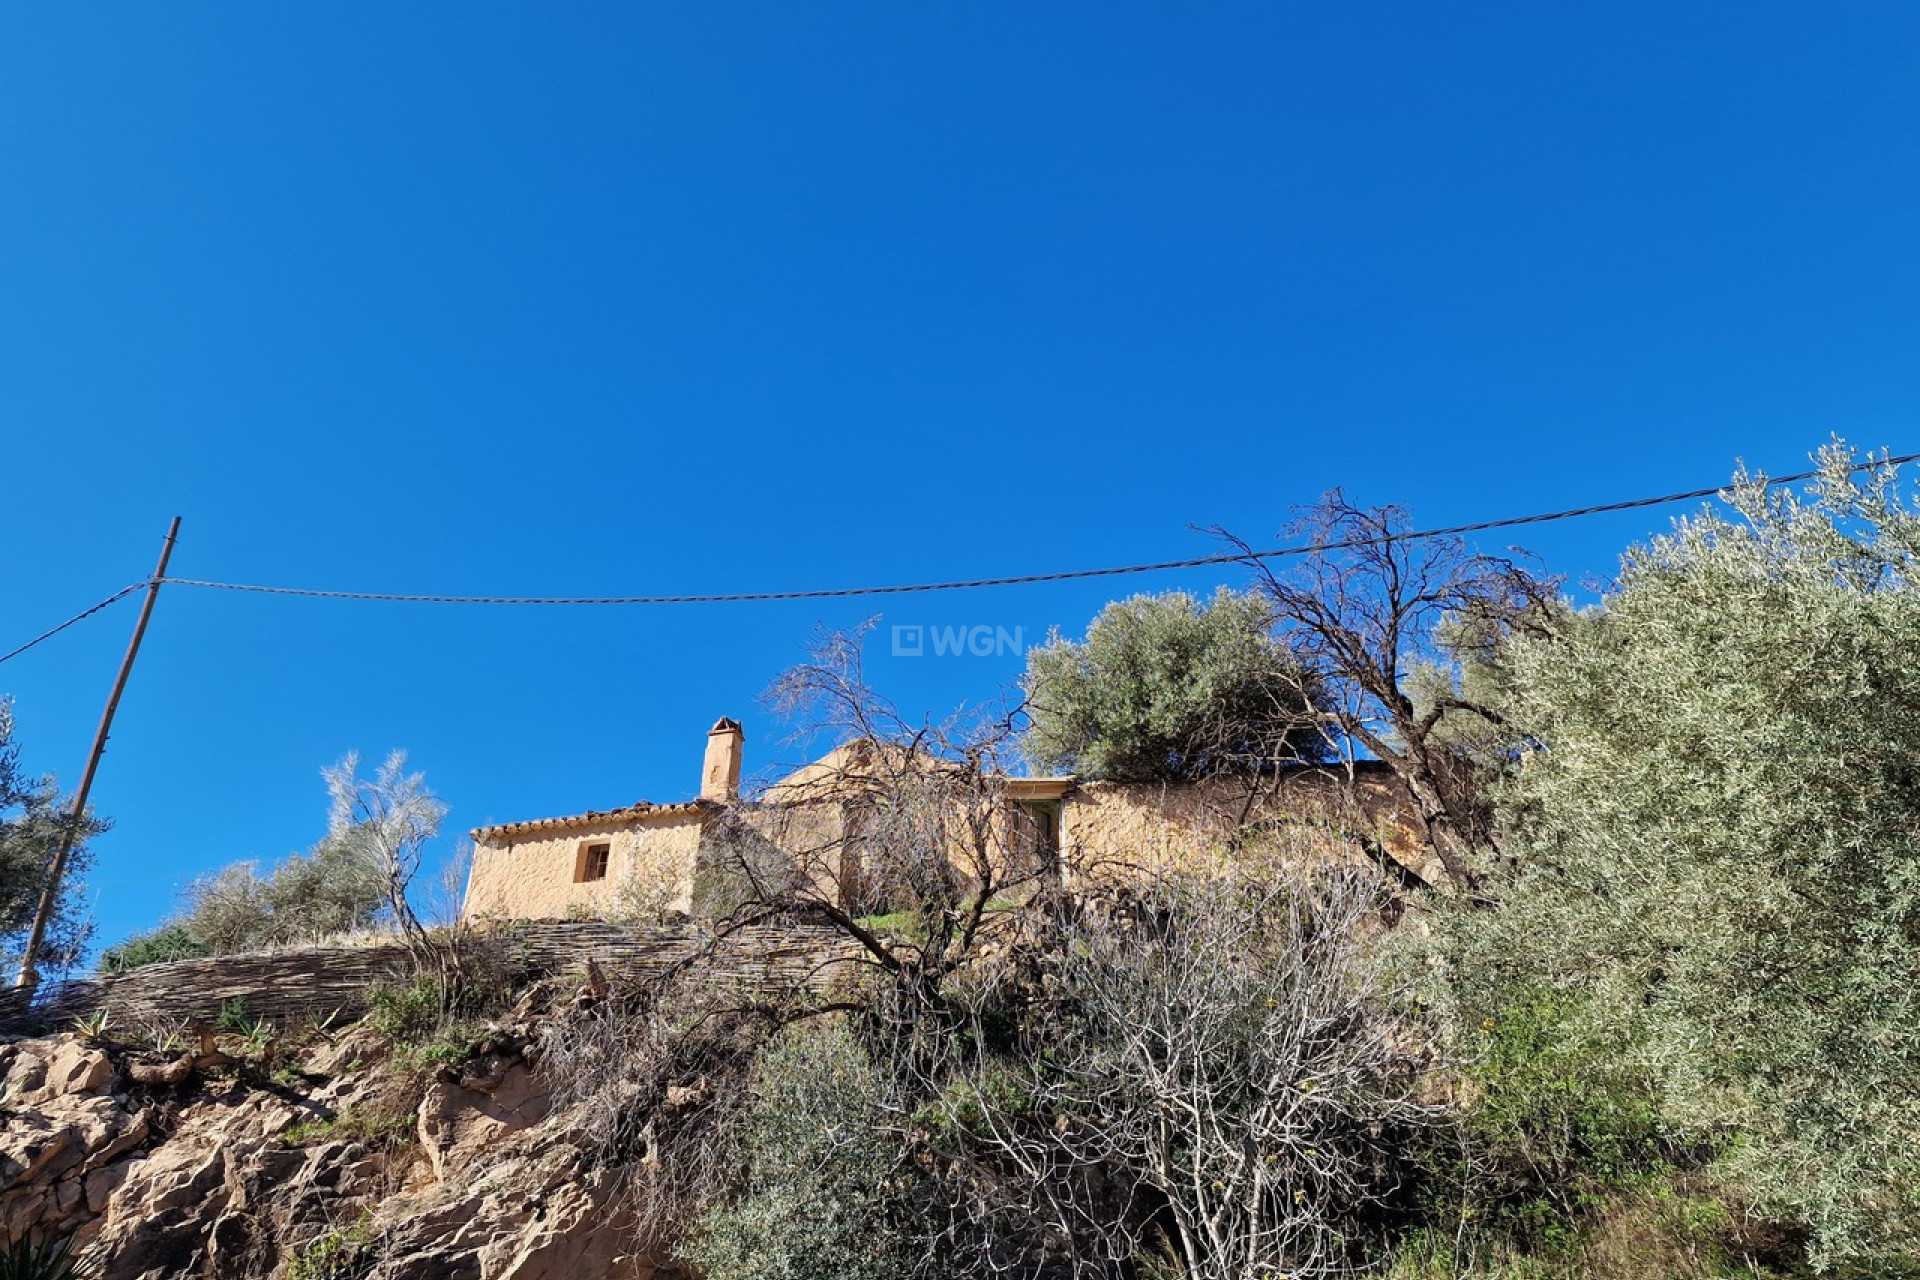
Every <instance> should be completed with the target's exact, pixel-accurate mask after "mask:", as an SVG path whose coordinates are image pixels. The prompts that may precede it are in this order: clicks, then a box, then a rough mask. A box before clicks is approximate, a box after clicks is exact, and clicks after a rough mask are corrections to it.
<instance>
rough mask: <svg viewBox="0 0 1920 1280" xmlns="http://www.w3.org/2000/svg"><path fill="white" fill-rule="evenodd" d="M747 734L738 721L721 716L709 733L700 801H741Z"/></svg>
mask: <svg viewBox="0 0 1920 1280" xmlns="http://www.w3.org/2000/svg"><path fill="white" fill-rule="evenodd" d="M746 740H747V735H746V731H745V730H743V729H741V727H740V722H739V721H738V720H733V719H729V718H728V717H726V716H721V717H720V718H719V719H718V720H716V721H715V722H714V725H713V728H711V729H709V730H707V759H706V762H705V764H704V765H702V766H701V769H700V798H701V799H703V800H719V801H723V802H724V801H728V800H738V799H739V798H740V748H741V746H742V745H743V744H744V743H745V742H746Z"/></svg>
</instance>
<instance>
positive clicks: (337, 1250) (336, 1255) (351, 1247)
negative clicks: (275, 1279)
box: [287, 1214, 374, 1280]
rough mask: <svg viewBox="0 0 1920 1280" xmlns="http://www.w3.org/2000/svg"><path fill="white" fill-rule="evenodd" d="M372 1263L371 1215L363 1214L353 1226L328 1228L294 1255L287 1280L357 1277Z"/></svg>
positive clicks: (353, 1278) (363, 1273)
mask: <svg viewBox="0 0 1920 1280" xmlns="http://www.w3.org/2000/svg"><path fill="white" fill-rule="evenodd" d="M373 1263H374V1253H373V1218H372V1216H371V1215H369V1214H362V1215H361V1216H360V1218H359V1220H358V1221H357V1222H355V1223H354V1224H353V1225H352V1226H350V1227H344V1228H337V1229H335V1230H333V1231H329V1232H327V1233H326V1234H325V1235H323V1236H321V1237H319V1238H318V1239H317V1240H315V1241H313V1243H311V1244H309V1245H308V1246H307V1247H306V1248H304V1249H302V1250H301V1251H300V1252H299V1253H298V1254H296V1255H295V1256H294V1259H293V1261H292V1262H291V1263H289V1264H288V1266H287V1280H358V1277H361V1276H364V1275H366V1274H367V1272H368V1271H370V1270H371V1269H372V1267H373Z"/></svg>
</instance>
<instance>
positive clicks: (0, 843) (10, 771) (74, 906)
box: [0, 698, 109, 969]
mask: <svg viewBox="0 0 1920 1280" xmlns="http://www.w3.org/2000/svg"><path fill="white" fill-rule="evenodd" d="M69 810H70V805H69V804H68V803H66V802H64V801H63V799H62V797H61V795H60V791H59V788H58V786H57V785H56V784H55V783H54V780H53V779H52V778H51V777H40V776H36V775H33V774H30V773H28V772H26V770H25V769H24V768H23V767H22V766H21V763H20V748H19V745H18V744H17V743H16V742H15V741H14V721H13V703H12V701H11V700H10V699H7V698H0V955H4V956H5V957H6V958H7V961H8V963H9V965H11V964H12V963H14V962H15V961H17V960H18V958H19V954H20V952H21V951H22V950H23V949H24V943H25V938H26V934H27V932H28V930H29V929H30V928H31V927H32V924H33V916H34V911H35V909H36V907H37V906H38V905H39V901H40V894H41V890H42V888H43V887H44V886H45V884H46V882H47V871H48V867H49V860H50V859H51V857H52V856H53V852H54V850H55V848H56V847H57V846H58V845H59V842H60V837H61V835H62V834H63V833H64V832H65V831H66V829H67V824H68V823H69V822H70V821H71V820H72V815H71V813H70V812H69ZM108 826H109V824H108V823H107V822H106V820H104V819H102V818H99V817H97V816H95V815H94V814H92V813H91V812H90V813H88V815H87V817H86V818H85V820H84V822H83V824H82V827H83V829H82V830H81V831H80V832H79V833H78V835H79V840H78V841H76V843H75V847H74V849H73V852H72V853H71V854H70V855H69V858H68V862H67V868H66V873H65V875H64V876H63V877H62V879H61V884H60V892H59V898H58V900H57V902H56V903H55V910H54V915H53V919H52V920H51V922H50V924H49V930H48V934H47V939H46V942H45V943H44V944H43V946H42V947H41V949H40V954H39V957H38V961H39V963H40V964H41V965H44V966H50V967H52V968H55V969H65V968H68V967H70V966H71V965H72V964H73V963H74V962H75V961H77V960H78V959H79V957H80V955H81V954H82V952H84V951H85V949H86V945H87V942H88V939H89V938H90V937H91V936H92V932H93V925H92V922H91V921H90V920H89V919H88V916H87V912H86V908H85V905H84V898H85V883H84V873H85V871H86V869H87V867H88V865H89V864H90V862H91V860H92V859H91V854H90V853H89V851H88V849H87V847H86V843H85V841H86V839H87V838H88V837H91V836H95V835H99V834H101V833H102V832H104V831H106V830H107V828H108Z"/></svg>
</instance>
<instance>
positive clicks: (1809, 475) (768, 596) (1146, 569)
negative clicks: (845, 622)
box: [167, 453, 1920, 605]
mask: <svg viewBox="0 0 1920 1280" xmlns="http://www.w3.org/2000/svg"><path fill="white" fill-rule="evenodd" d="M1914 461H1920V453H1908V454H1902V455H1900V456H1899V457H1897V458H1879V459H1876V460H1874V461H1871V462H1863V463H1859V464H1857V465H1855V466H1853V467H1850V468H1848V470H1849V471H1867V470H1871V469H1873V468H1876V467H1891V466H1898V465H1900V464H1901V463H1906V462H1914ZM1820 474H1821V473H1820V472H1819V471H1800V472H1796V473H1794V474H1792V475H1785V476H1772V477H1768V478H1766V479H1763V480H1761V481H1760V482H1759V483H1760V484H1761V485H1762V486H1763V487H1766V488H1772V487H1774V486H1776V485H1783V484H1795V483H1798V482H1799V481H1802V480H1811V479H1813V478H1814V477H1815V476H1818V475H1820ZM1728 487H1729V486H1727V485H1716V486H1714V487H1712V488H1708V489H1689V490H1687V491H1686V492H1684V493H1665V494H1661V495H1660V496H1659V497H1655V498H1629V499H1627V500H1625V501H1623V502H1603V503H1599V504H1597V505H1594V506H1590V507H1575V508H1572V509H1571V510H1567V511H1551V512H1547V513H1544V514H1541V515H1530V516H1509V517H1506V518H1504V519H1500V520H1481V521H1477V522H1475V523H1473V524H1457V525H1448V526H1446V527H1444V528H1438V529H1422V530H1419V531H1417V532H1413V533H1404V534H1395V535H1393V536H1392V537H1391V538H1354V539H1350V540H1347V541H1342V542H1325V543H1318V544H1315V545H1311V546H1304V547H1279V548H1276V549H1274V550H1272V551H1244V552H1242V551H1236V552H1229V553H1225V554H1221V555H1211V556H1195V557H1193V558H1192V559H1188V560H1161V561H1156V562H1154V563H1151V564H1129V565H1117V566H1113V567H1110V568H1104V569H1068V570H1063V571H1061V572H1059V573H1027V574H1018V575H1015V576H1012V577H1005V578H972V579H967V580H964V581H958V582H918V583H911V584H906V585H898V586H885V587H830V588H822V589H817V590H810V591H747V592H736V593H733V594H729V595H687V596H448V595H404V594H399V593H395V592H385V591H327V590H321V589H318V588H313V587H273V586H262V585H259V584H256V583H243V582H208V581H203V580H200V579H196V578H168V579H167V581H168V583H170V584H172V585H175V586H182V587H207V588H211V589H213V590H217V591H250V592H257V593H262V594H266V595H281V596H308V597H317V598H319V599H325V600H387V601H396V602H400V603H404V604H512V605H530V604H552V605H585V604H743V603H748V602H752V601H766V600H835V599H844V598H846V597H848V596H889V595H905V594H908V593H911V592H922V591H968V590H973V589H975V588H979V587H1014V586H1024V585H1027V584H1030V583H1037V582H1066V581H1070V580H1073V579H1079V578H1110V577H1114V576H1117V575H1120V574H1130V573H1158V572H1162V571H1164V570H1169V569H1198V568H1202V567H1204V566H1207V565H1216V564H1244V563H1246V562H1247V561H1248V560H1274V559H1279V558H1282V557H1286V556H1301V555H1307V554H1309V553H1311V552H1319V551H1339V550H1345V549H1348V548H1353V547H1363V546H1372V545H1375V544H1378V543H1382V542H1416V541H1420V540H1422V539H1428V538H1446V537H1454V536H1457V535H1460V534H1465V533H1483V532H1485V531H1487V530H1490V529H1512V528H1517V527H1519V526H1521V525H1531V524H1546V523H1548V522H1550V521H1555V520H1572V519H1576V518H1578V517H1581V516H1593V515H1602V514H1605V513H1608V512H1613V511H1632V510H1635V509H1636V508H1640V507H1657V506H1663V505H1665V504H1667V503H1671V502H1686V501H1689V500H1691V499H1695V498H1711V497H1714V496H1715V495H1717V494H1720V493H1722V492H1724V491H1725V490H1726V489H1727V488H1728Z"/></svg>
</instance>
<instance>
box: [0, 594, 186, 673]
mask: <svg viewBox="0 0 1920 1280" xmlns="http://www.w3.org/2000/svg"><path fill="white" fill-rule="evenodd" d="M151 581H152V579H148V580H147V582H151ZM147 582H136V583H134V584H133V585H132V586H130V587H122V588H120V589H119V590H118V591H116V592H114V593H113V594H112V595H110V596H108V597H107V598H106V599H105V600H102V601H101V602H100V603H99V604H96V605H94V606H93V607H92V608H90V609H83V610H81V611H80V612H79V613H76V614H74V615H73V616H72V617H71V618H68V619H67V620H66V621H65V622H63V623H61V624H60V625H59V626H57V627H54V628H53V629H51V630H49V631H42V632H41V633H40V634H39V635H37V636H35V637H34V638H33V639H31V640H29V641H27V642H26V643H25V644H23V645H21V646H20V647H19V648H18V649H14V650H12V651H11V652H9V653H5V654H0V662H7V661H10V660H11V659H14V658H17V657H19V656H20V655H21V654H23V653H25V652H26V651H27V650H29V649H31V648H33V646H35V645H37V644H39V643H40V642H41V641H42V640H51V639H53V638H54V637H55V636H57V635H59V634H60V633H61V632H62V631H65V630H66V629H67V628H68V627H70V626H72V625H73V624H74V623H76V622H82V621H84V620H86V619H88V618H91V617H92V616H93V615H94V614H96V613H98V612H100V611H101V610H102V609H104V608H106V607H107V606H108V605H110V604H112V603H113V602H114V601H116V600H120V599H123V598H124V597H126V596H130V595H132V594H133V593H134V592H136V591H138V590H140V589H141V588H143V587H145V586H146V585H147Z"/></svg>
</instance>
